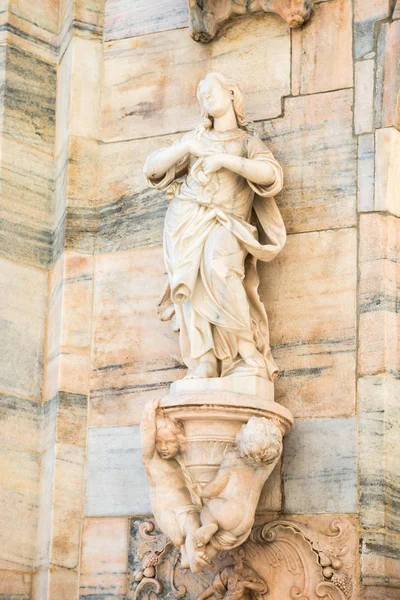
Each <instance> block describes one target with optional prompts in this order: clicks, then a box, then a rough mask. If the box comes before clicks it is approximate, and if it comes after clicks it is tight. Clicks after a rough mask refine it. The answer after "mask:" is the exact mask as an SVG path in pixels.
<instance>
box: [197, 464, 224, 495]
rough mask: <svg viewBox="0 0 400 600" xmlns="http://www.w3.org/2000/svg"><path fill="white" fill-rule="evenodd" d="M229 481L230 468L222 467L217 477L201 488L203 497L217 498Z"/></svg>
mask: <svg viewBox="0 0 400 600" xmlns="http://www.w3.org/2000/svg"><path fill="white" fill-rule="evenodd" d="M228 481H229V471H228V469H220V470H219V471H218V472H217V474H216V475H215V477H214V478H213V479H211V481H210V482H209V483H207V485H206V486H205V487H204V488H203V489H202V490H201V494H200V495H201V497H202V498H216V497H217V496H218V495H219V494H220V493H221V492H222V490H223V489H224V488H225V487H226V485H227V483H228Z"/></svg>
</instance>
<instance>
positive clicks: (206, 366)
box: [185, 360, 218, 379]
mask: <svg viewBox="0 0 400 600" xmlns="http://www.w3.org/2000/svg"><path fill="white" fill-rule="evenodd" d="M208 377H218V371H217V365H216V364H215V362H214V361H208V360H205V361H204V362H201V363H200V364H199V366H198V367H197V368H196V369H195V370H194V371H191V372H190V373H188V374H187V375H186V377H185V379H206V378H208Z"/></svg>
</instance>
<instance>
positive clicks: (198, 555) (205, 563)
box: [190, 552, 213, 573]
mask: <svg viewBox="0 0 400 600" xmlns="http://www.w3.org/2000/svg"><path fill="white" fill-rule="evenodd" d="M212 566H213V563H212V561H211V560H210V559H209V558H208V556H207V554H206V553H205V552H195V554H194V556H193V558H192V560H191V562H190V570H191V571H192V573H200V571H202V570H203V569H204V568H205V567H212Z"/></svg>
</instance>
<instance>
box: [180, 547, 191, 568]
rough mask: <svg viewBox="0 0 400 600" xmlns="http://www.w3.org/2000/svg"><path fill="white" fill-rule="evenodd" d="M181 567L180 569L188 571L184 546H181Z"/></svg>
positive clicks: (187, 558)
mask: <svg viewBox="0 0 400 600" xmlns="http://www.w3.org/2000/svg"><path fill="white" fill-rule="evenodd" d="M181 567H182V569H189V567H190V563H189V557H188V555H187V552H186V548H185V545H184V544H182V546H181Z"/></svg>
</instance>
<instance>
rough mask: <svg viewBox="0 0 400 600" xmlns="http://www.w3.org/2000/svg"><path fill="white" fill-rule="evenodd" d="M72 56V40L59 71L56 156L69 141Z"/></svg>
mask: <svg viewBox="0 0 400 600" xmlns="http://www.w3.org/2000/svg"><path fill="white" fill-rule="evenodd" d="M72 56H73V43H72V41H71V42H70V43H69V45H68V47H67V49H66V51H65V52H64V55H63V57H62V59H61V61H60V64H59V66H58V73H57V94H56V122H55V148H54V153H55V156H58V155H59V154H60V152H61V151H62V149H63V148H64V146H65V144H66V143H68V137H69V126H70V110H71V83H72Z"/></svg>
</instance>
